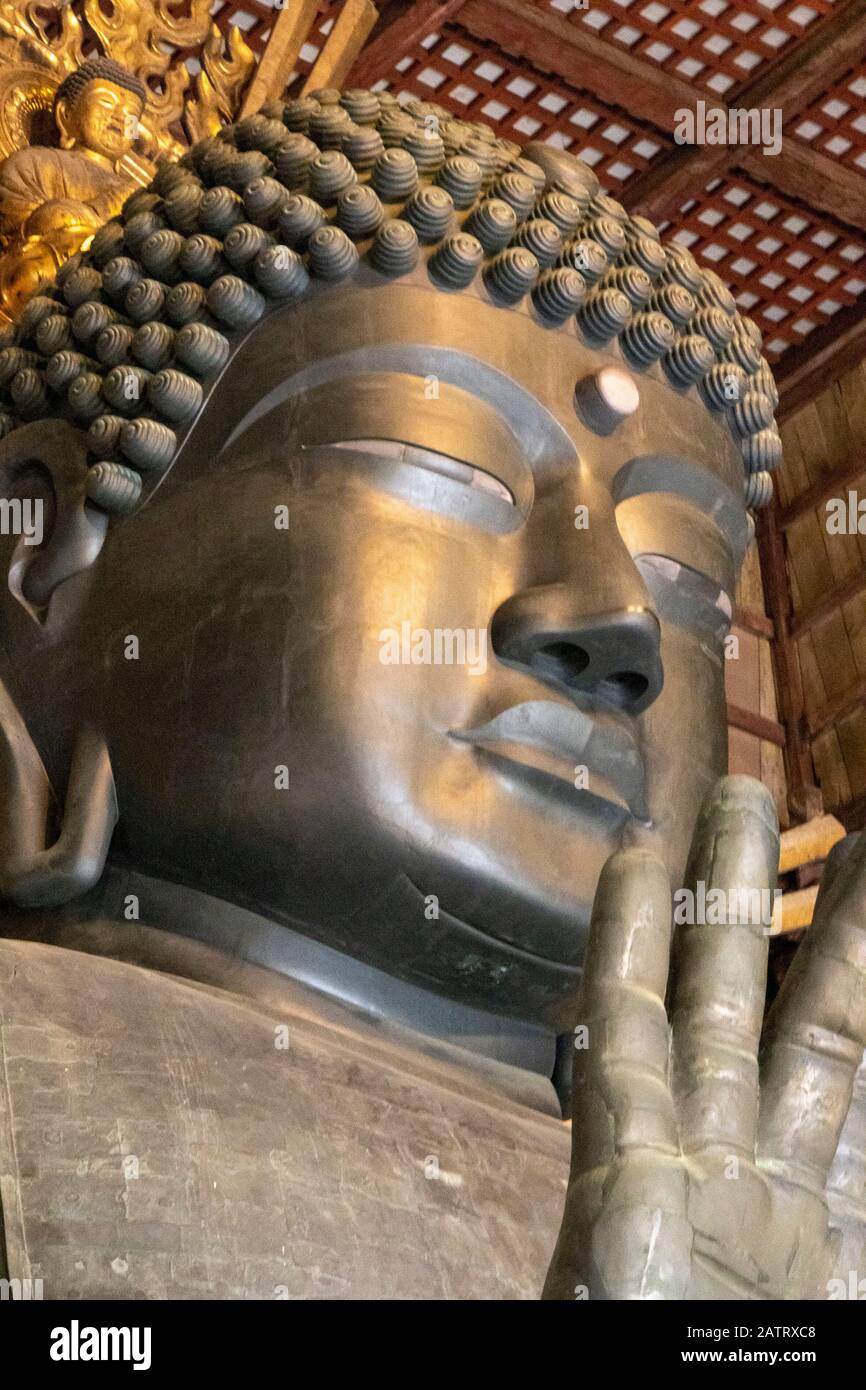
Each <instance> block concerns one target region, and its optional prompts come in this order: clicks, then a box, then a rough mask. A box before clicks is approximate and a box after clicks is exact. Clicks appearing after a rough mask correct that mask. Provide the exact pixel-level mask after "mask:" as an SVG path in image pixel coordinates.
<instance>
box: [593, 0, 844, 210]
mask: <svg viewBox="0 0 866 1390" xmlns="http://www.w3.org/2000/svg"><path fill="white" fill-rule="evenodd" d="M864 48H866V0H848V3H847V4H844V5H843V4H837V5H836V6H835V8H834V10H833V13H832V14H831V15H830V16H829V17H828V18H827V20H826V21H825V22H824V23H822V24H816V25H815V26H814V29H813V31H812V32H810V34H809V35H808V37H806V38H805V39H801V40H800V41H799V42H795V43H791V44H788V46H787V49H786V50H785V52H784V53H783V54H782V56H780V57H779V58H777V59H776V61H775V62H772V63H769V64H767V65H765V67H764V68H763V70H762V71H761V73H760V75H759V76H758V77H757V78H755V80H754V81H753V82H749V83H747V84H746V86H744V87H741V88H740V89H739V90H738V91H737V94H736V98H735V99H734V100H733V101H732V102H731V106H732V107H733V108H735V109H737V110H743V109H746V110H760V109H766V108H773V109H778V110H779V111H781V113H782V115H781V124H782V131H783V144H782V149H781V150H780V152H779V153H778V154H776V155H769V156H768V155H764V154H763V153H762V151H761V150H760V149H755V148H751V147H744V146H742V145H710V146H708V145H678V146H676V148H675V149H673V150H671V151H670V152H669V153H668V154H667V155H665V157H664V158H663V159H658V160H656V161H655V163H653V164H652V165H651V166H650V167H649V168H648V169H646V170H645V171H644V172H643V173H642V174H639V175H638V176H637V177H636V178H634V179H631V180H630V181H629V183H628V184H627V185H626V188H625V189H624V191H623V198H624V201H625V202H626V206H627V207H629V208H640V210H641V211H642V212H643V213H645V215H646V216H647V217H652V218H654V219H655V220H656V221H662V220H664V219H666V218H670V217H672V216H673V215H674V214H675V213H676V212H677V210H678V209H679V208H680V207H681V206H682V204H683V203H684V202H685V201H686V199H687V198H689V197H690V196H692V195H693V194H694V190H695V187H696V186H698V187H701V188H703V187H705V186H706V184H707V183H709V182H710V180H711V179H714V178H718V177H720V176H721V175H722V174H724V173H725V172H726V171H727V170H729V169H732V168H734V167H735V166H736V167H738V168H739V167H742V168H745V170H746V172H748V173H749V174H751V175H752V176H753V177H755V178H758V179H760V180H762V181H765V182H767V183H770V184H772V186H773V187H774V188H776V189H778V190H779V192H780V193H785V194H787V195H788V196H790V197H795V198H804V199H805V201H806V202H807V203H808V204H809V205H810V206H811V207H816V208H821V209H823V210H824V211H828V212H831V213H833V214H834V215H837V216H838V215H839V213H840V210H843V209H844V216H845V218H846V220H848V221H850V222H852V223H853V224H854V225H855V226H859V227H866V188H864V185H866V180H864V179H863V178H862V177H861V176H860V175H859V174H857V173H856V172H855V171H853V170H848V169H847V168H846V167H845V166H841V165H840V163H839V161H838V160H833V159H831V158H830V157H829V156H827V155H825V154H822V153H821V151H820V150H814V149H810V148H809V146H808V145H805V144H800V143H798V142H797V141H796V140H785V139H784V128H785V125H786V124H788V123H789V122H791V121H793V120H794V119H795V118H796V116H797V115H798V113H799V112H800V111H802V110H804V108H805V107H807V106H808V105H809V104H810V103H811V102H812V101H813V100H814V99H815V98H816V97H817V96H820V95H821V93H823V92H825V91H826V90H827V88H828V87H831V86H832V85H833V82H834V80H835V79H836V78H837V77H839V76H841V74H842V73H844V72H845V71H846V70H847V69H848V68H849V67H850V66H851V54H852V53H861V52H863V50H864ZM596 90H598V89H597V88H596ZM621 104H623V105H625V106H626V109H627V110H629V109H630V107H629V105H628V102H627V101H626V102H623V103H621ZM678 104H679V106H681V107H682V106H685V107H687V108H689V109H692V108H693V107H694V104H695V97H694V93H692V94H691V96H690V97H689V99H688V100H685V101H680V102H679V103H678ZM709 104H712V105H713V106H714V107H715V108H716V109H718V108H719V107H721V108H722V109H725V108H724V104H723V103H720V102H713V103H708V105H709ZM663 129H665V130H667V129H668V126H667V125H665V126H664V127H663ZM670 129H671V130H672V129H673V121H671V123H670ZM840 182H844V185H845V187H844V192H843V190H842V189H841V188H840V186H839V185H840ZM834 190H835V196H834Z"/></svg>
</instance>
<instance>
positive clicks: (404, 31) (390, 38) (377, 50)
mask: <svg viewBox="0 0 866 1390" xmlns="http://www.w3.org/2000/svg"><path fill="white" fill-rule="evenodd" d="M464 4H465V0H444V3H443V0H438V2H437V0H420V3H418V4H414V5H410V6H409V7H408V9H407V11H406V12H405V13H404V14H401V15H400V17H399V18H398V19H394V20H392V22H391V23H390V24H386V25H385V27H384V28H383V29H382V30H381V32H380V33H378V34H376V35H375V36H374V38H373V40H372V42H371V43H369V44H368V45H367V47H366V48H365V49H364V50H363V52H362V53H361V54H360V56H359V57H358V58H357V59H356V61H355V62H354V63H353V65H352V67H351V68H350V69H349V75H348V79H347V82H348V85H349V86H351V87H372V85H373V83H374V82H378V81H379V80H380V79H381V78H383V77H388V76H390V74H391V73H392V72H393V70H394V64H395V63H398V62H399V61H400V59H401V58H405V56H406V54H407V53H411V51H412V49H414V48H417V46H418V44H419V43H420V42H421V40H422V39H425V38H426V37H427V35H428V34H430V33H432V32H433V31H434V30H436V29H439V28H441V26H442V25H443V24H447V23H448V21H449V20H450V19H453V18H454V16H455V15H456V14H457V11H458V10H461V9H463V6H464Z"/></svg>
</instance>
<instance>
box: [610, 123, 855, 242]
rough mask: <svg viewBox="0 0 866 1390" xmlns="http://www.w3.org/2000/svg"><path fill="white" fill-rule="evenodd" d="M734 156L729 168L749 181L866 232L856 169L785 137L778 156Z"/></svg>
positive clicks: (749, 152) (755, 152) (756, 152)
mask: <svg viewBox="0 0 866 1390" xmlns="http://www.w3.org/2000/svg"><path fill="white" fill-rule="evenodd" d="M737 153H738V156H739V157H738V158H736V159H734V160H733V161H732V164H733V165H735V166H736V167H737V168H739V169H742V170H743V171H744V172H745V173H747V174H748V175H749V176H750V178H753V179H755V180H756V181H757V182H759V183H766V184H769V185H770V186H771V187H772V188H775V189H776V190H777V191H778V192H779V193H784V194H785V196H786V197H788V198H797V199H799V200H800V201H801V202H803V203H805V204H806V205H807V207H811V208H815V209H816V210H818V211H820V212H827V213H829V214H830V216H831V217H833V218H835V219H836V220H838V219H839V218H841V219H842V220H843V221H845V222H847V223H849V225H850V226H852V227H858V228H860V229H861V230H863V229H866V179H864V177H863V175H862V174H859V173H858V172H857V171H856V169H851V168H849V166H848V165H847V164H843V163H842V162H841V161H840V160H838V159H833V158H832V156H830V155H828V154H824V153H823V151H821V150H817V149H812V147H811V146H810V145H806V144H804V143H803V142H802V141H800V140H798V139H797V138H796V137H784V138H783V141H782V148H781V150H780V151H779V153H778V154H777V155H768V154H764V153H763V152H762V151H761V150H760V149H755V148H750V149H744V148H743V146H742V145H741V146H739V148H738V151H737ZM714 177H715V176H714ZM626 187H628V185H626ZM693 191H694V190H693Z"/></svg>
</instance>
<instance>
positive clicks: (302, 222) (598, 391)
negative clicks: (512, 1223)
mask: <svg viewBox="0 0 866 1390" xmlns="http://www.w3.org/2000/svg"><path fill="white" fill-rule="evenodd" d="M359 279H361V280H363V283H365V284H367V285H370V284H376V283H382V284H387V283H391V282H394V281H399V280H401V279H406V280H414V282H416V283H417V282H418V281H419V280H422V279H423V280H425V281H426V282H427V283H429V284H432V285H434V286H436V287H438V288H440V289H443V290H446V291H450V292H454V291H460V290H466V291H469V292H470V293H472V294H474V295H476V296H479V297H481V298H483V299H486V300H487V301H488V302H492V303H494V304H496V305H499V306H501V307H502V308H503V309H508V310H510V311H511V312H512V313H514V312H517V313H521V314H525V315H528V316H530V317H531V318H532V319H533V320H534V321H535V322H536V323H537V324H538V325H539V326H540V327H541V328H543V329H544V330H545V331H550V332H554V333H563V332H567V333H571V334H575V333H577V334H578V335H579V337H580V338H581V340H582V341H583V342H584V343H585V344H586V345H587V346H589V347H590V348H593V347H594V348H597V349H598V350H599V351H604V352H610V351H611V348H612V346H613V345H614V344H615V345H616V347H617V348H618V351H619V354H620V355H621V357H622V359H623V362H624V366H625V367H626V368H628V371H625V370H622V369H618V368H616V367H604V368H602V369H601V371H600V372H599V373H597V374H596V377H595V379H594V380H595V385H594V386H593V388H592V391H593V392H594V396H593V399H592V400H588V401H587V402H585V406H586V408H587V410H588V411H589V413H590V415H591V416H592V415H594V416H595V417H596V421H597V428H599V429H600V430H606V429H609V428H612V427H613V426H614V425H615V423H616V421H617V420H620V419H624V418H625V417H626V416H627V415H629V414H631V413H633V411H634V409H635V408H636V405H637V388H636V387H635V384H634V381H632V380H631V377H630V375H629V373H636V374H639V373H646V372H653V373H656V374H658V372H659V371H661V373H662V374H663V376H664V379H665V380H666V381H667V383H668V385H669V387H670V389H671V390H672V391H674V392H677V393H680V394H685V393H689V392H692V391H693V390H695V391H697V392H698V393H699V396H700V398H701V399H702V401H703V403H704V405H705V406H706V407H707V409H708V410H709V411H711V412H713V414H714V415H715V416H716V417H717V418H719V419H721V420H723V421H724V422H725V424H726V425H727V426H728V428H729V429H730V432H731V434H732V435H733V436H734V438H735V439H736V441H737V443H738V445H739V447H740V450H741V453H742V458H743V464H744V472H745V479H744V500H745V504H746V506H747V507H750V508H757V507H762V506H765V505H766V504H767V503H768V502H769V500H770V498H771V496H772V477H771V473H772V470H773V469H774V468H776V467H777V465H778V463H779V461H780V459H781V453H782V449H781V440H780V437H779V433H778V430H777V429H776V427H775V423H774V420H773V412H774V409H775V406H776V405H777V404H778V392H777V390H776V387H775V384H774V382H773V376H772V372H771V371H770V368H769V366H768V364H767V362H766V361H765V360H764V358H763V357H762V356H761V335H760V331H759V329H758V328H757V327H756V325H755V324H754V323H752V322H751V321H750V320H749V319H747V318H744V317H743V316H741V315H740V314H739V313H738V312H737V310H736V305H735V303H734V299H733V296H732V295H731V294H730V292H729V290H728V289H727V288H726V287H725V285H724V284H723V283H722V281H721V280H720V279H719V277H718V276H717V275H716V274H715V273H714V272H713V271H711V270H703V269H701V268H700V267H699V266H698V264H697V262H696V261H695V260H694V258H693V257H692V256H691V255H690V253H689V252H688V251H687V250H686V249H685V248H683V247H682V246H679V245H678V244H676V243H670V244H668V245H667V246H663V245H662V244H661V242H660V240H659V236H658V233H657V231H656V229H655V228H654V226H653V225H652V223H651V222H649V221H648V220H647V219H646V218H643V217H637V216H635V217H630V216H629V215H628V213H627V212H626V211H625V209H624V208H623V207H622V206H621V205H620V204H619V203H618V202H616V200H615V199H613V198H610V197H608V196H606V195H605V194H603V193H601V192H600V190H599V185H598V180H597V179H596V177H595V175H594V174H593V173H592V170H590V169H589V168H587V166H585V165H583V164H581V163H580V161H579V160H577V159H575V158H573V157H572V156H570V155H568V154H567V153H565V152H564V151H561V150H554V149H552V148H551V147H550V146H546V145H529V146H527V147H526V148H525V150H523V151H521V149H520V147H519V146H517V145H515V144H513V143H511V142H510V141H507V140H502V139H499V138H497V137H496V136H495V134H494V133H493V132H492V131H491V130H489V129H488V128H487V127H485V126H479V125H476V124H469V123H467V122H463V121H458V120H454V119H452V117H451V116H450V115H449V114H448V112H446V111H444V110H443V109H442V108H440V107H437V106H434V105H431V104H428V103H422V102H410V103H408V104H407V105H405V106H400V105H399V104H398V103H397V102H396V100H395V99H394V98H393V97H392V96H390V95H389V94H388V93H374V92H370V91H363V90H350V91H346V92H343V93H339V92H336V91H322V92H320V93H318V94H317V95H316V96H315V97H303V98H300V99H299V100H297V101H291V102H289V103H288V104H286V105H283V104H282V103H279V104H278V105H276V106H272V107H269V108H268V109H267V110H266V111H265V112H262V113H260V114H259V115H257V116H252V117H248V118H246V119H244V120H241V121H239V122H237V123H236V124H235V125H231V126H227V127H226V128H225V129H224V130H223V131H221V132H220V134H219V136H217V137H213V138H208V139H205V140H202V141H200V142H199V143H198V144H197V145H195V146H194V147H193V148H192V150H190V152H189V153H188V154H187V155H185V156H184V157H183V158H182V159H181V160H180V161H177V162H168V163H164V164H162V165H160V167H159V169H158V171H157V173H156V175H155V177H154V179H153V180H152V182H151V184H150V185H149V187H147V188H143V189H140V190H138V191H137V192H135V193H133V194H132V195H131V196H130V197H129V198H128V199H127V200H126V202H125V204H124V206H123V209H122V211H121V213H120V215H119V216H118V217H116V218H113V219H112V220H111V221H109V222H107V223H106V224H105V226H103V227H102V228H101V229H100V230H99V231H98V232H97V233H96V234H95V236H94V237H93V240H92V243H91V245H90V248H89V250H88V251H86V252H84V253H82V254H79V255H77V256H74V257H73V258H72V259H71V260H70V261H68V262H67V263H66V265H64V266H63V268H62V269H61V270H60V271H59V272H58V275H57V279H56V282H55V284H54V285H53V286H51V287H49V288H48V289H46V290H44V291H42V292H41V293H40V294H39V295H38V296H36V297H35V298H34V299H31V300H30V301H29V303H28V304H26V305H25V307H24V309H23V311H22V313H21V315H20V317H19V320H18V322H17V324H16V325H15V326H14V328H13V329H10V330H8V331H7V334H6V339H5V344H4V346H3V349H2V351H0V394H2V397H3V403H2V412H0V433H2V434H8V433H9V432H10V431H11V430H14V429H15V428H17V427H18V426H19V425H21V424H23V423H26V422H27V421H29V420H34V419H41V418H45V417H46V416H59V417H65V418H70V419H71V420H72V421H73V422H75V423H76V424H78V425H79V426H81V427H82V428H85V429H86V430H87V437H88V445H89V449H90V461H91V463H92V465H93V466H92V467H91V469H90V472H89V474H88V477H87V491H88V496H89V498H90V500H91V501H92V502H93V503H94V504H95V505H96V506H98V507H100V508H102V509H104V510H105V511H107V512H109V513H115V514H122V513H125V512H130V511H132V510H134V509H135V508H136V507H137V506H138V505H139V504H140V502H141V501H142V500H146V498H147V497H148V495H149V493H150V491H151V490H152V489H153V487H154V486H155V484H156V483H157V482H158V481H159V479H160V477H161V476H162V475H163V474H164V473H165V472H166V470H167V469H168V468H169V467H170V466H171V463H172V460H173V459H174V457H175V455H176V453H177V451H178V449H179V447H180V445H181V443H182V442H183V440H184V439H185V437H186V436H187V435H188V434H189V432H190V430H191V429H192V427H193V425H194V423H195V420H196V419H197V417H198V416H199V414H200V412H201V410H202V407H203V406H204V405H205V403H206V401H207V399H208V397H209V395H210V393H211V391H212V390H213V388H214V386H215V384H216V382H217V381H218V379H219V378H220V376H221V374H222V371H223V369H224V368H225V366H226V363H227V362H228V361H229V359H230V358H231V357H232V355H233V354H234V352H235V351H236V350H237V348H238V347H239V346H240V344H241V342H242V341H243V340H244V338H245V337H246V336H247V335H248V333H249V331H250V330H251V329H252V328H253V327H254V325H256V324H257V323H259V322H260V321H261V320H262V319H263V318H264V317H265V316H266V315H267V314H268V313H270V312H273V311H275V310H277V309H279V308H281V307H283V306H285V305H287V304H291V303H292V302H293V301H297V300H299V299H301V298H303V297H304V296H306V295H308V294H311V293H314V292H315V289H316V286H317V285H318V286H323V285H324V286H329V285H333V284H336V283H341V282H345V283H350V282H353V281H354V282H357V281H358V280H359Z"/></svg>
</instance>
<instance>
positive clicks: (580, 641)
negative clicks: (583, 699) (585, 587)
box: [491, 571, 664, 714]
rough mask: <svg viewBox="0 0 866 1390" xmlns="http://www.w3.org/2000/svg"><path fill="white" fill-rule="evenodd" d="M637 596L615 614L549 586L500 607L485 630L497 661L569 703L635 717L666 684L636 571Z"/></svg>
mask: <svg viewBox="0 0 866 1390" xmlns="http://www.w3.org/2000/svg"><path fill="white" fill-rule="evenodd" d="M635 580H636V584H635V585H634V586H633V587H634V590H635V592H633V593H632V594H630V595H629V596H628V601H625V602H623V603H622V604H620V605H617V606H614V607H607V606H605V607H604V608H602V609H601V610H599V608H597V607H587V606H586V604H585V603H583V602H581V597H580V593H579V592H578V591H577V589H576V587H575V586H572V585H568V584H548V585H542V586H539V587H538V588H533V589H527V590H525V591H524V592H523V593H519V594H515V595H514V596H513V597H511V598H509V599H506V600H505V602H504V603H502V604H501V605H500V607H499V608H498V609H497V610H496V613H495V614H494V616H493V622H492V625H491V642H492V646H493V650H494V652H495V653H496V656H497V657H498V658H499V660H500V661H504V662H506V663H507V664H508V665H510V666H517V667H521V668H522V669H523V670H525V671H528V672H529V673H530V674H531V675H534V676H536V677H537V678H538V679H539V680H542V681H544V682H545V683H546V684H551V685H555V686H556V687H557V688H559V689H564V690H565V691H566V692H567V693H568V694H570V695H573V696H579V695H580V696H589V697H592V698H593V699H594V700H597V701H598V702H600V703H602V704H605V705H607V706H608V707H611V706H612V707H614V708H616V709H618V710H622V711H623V712H625V713H627V714H639V713H640V712H641V711H642V710H645V709H646V708H647V707H648V706H649V705H651V704H652V702H653V700H655V699H656V697H657V696H658V695H659V693H660V692H661V688H662V684H663V681H664V672H663V669H662V663H661V655H660V650H659V648H660V629H659V623H658V619H657V618H656V616H655V613H654V612H653V611H652V606H651V603H650V600H649V595H648V594H646V593H645V592H644V593H643V594H641V592H640V591H641V590H642V589H643V584H642V582H641V580H640V576H639V575H638V574H637V571H635Z"/></svg>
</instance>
